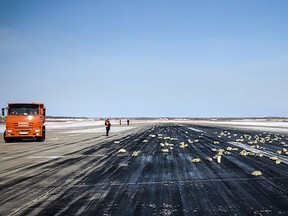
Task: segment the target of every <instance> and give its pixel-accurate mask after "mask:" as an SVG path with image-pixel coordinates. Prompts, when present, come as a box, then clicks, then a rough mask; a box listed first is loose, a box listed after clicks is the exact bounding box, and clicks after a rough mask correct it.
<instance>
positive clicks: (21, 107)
mask: <svg viewBox="0 0 288 216" xmlns="http://www.w3.org/2000/svg"><path fill="white" fill-rule="evenodd" d="M8 114H9V115H38V114H39V106H38V105H34V104H10V105H9V108H8Z"/></svg>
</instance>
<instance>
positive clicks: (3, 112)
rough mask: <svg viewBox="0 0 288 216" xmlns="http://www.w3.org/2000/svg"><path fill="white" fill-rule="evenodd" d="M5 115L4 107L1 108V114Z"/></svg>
mask: <svg viewBox="0 0 288 216" xmlns="http://www.w3.org/2000/svg"><path fill="white" fill-rule="evenodd" d="M4 115H5V108H2V116H4Z"/></svg>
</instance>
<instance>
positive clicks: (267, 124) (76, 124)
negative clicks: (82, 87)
mask: <svg viewBox="0 0 288 216" xmlns="http://www.w3.org/2000/svg"><path fill="white" fill-rule="evenodd" d="M151 122H153V123H156V122H157V121H149V120H147V121H145V120H143V121H141V120H137V121H131V123H132V126H133V127H134V126H135V124H138V123H151ZM159 122H163V121H162V120H159ZM167 122H173V121H167ZM184 122H191V121H179V122H178V123H184ZM192 123H195V124H198V123H199V124H208V125H221V126H230V127H237V128H245V129H252V130H269V131H271V132H278V133H281V132H284V133H288V122H280V121H279V122H276V121H251V120H246V121H245V120H243V121H192ZM111 124H112V127H111V132H113V131H114V132H119V131H123V130H128V129H131V128H132V127H131V126H127V124H126V122H125V121H122V125H121V126H120V125H119V121H118V120H112V121H111ZM45 125H46V128H47V130H48V131H49V130H59V129H68V131H67V132H66V133H75V132H76V131H77V133H95V132H96V133H97V132H99V133H102V132H104V131H105V126H104V121H103V120H102V121H99V120H98V121H95V120H93V121H92V120H82V121H75V120H70V121H65V122H46V124H45ZM84 127H86V128H87V127H92V128H89V129H85V128H84ZM4 130H5V125H0V133H3V132H4Z"/></svg>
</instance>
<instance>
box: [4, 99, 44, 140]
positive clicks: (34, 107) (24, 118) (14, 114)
mask: <svg viewBox="0 0 288 216" xmlns="http://www.w3.org/2000/svg"><path fill="white" fill-rule="evenodd" d="M5 111H6V116H5ZM2 116H5V123H6V130H5V132H4V136H3V137H4V141H5V142H6V143H8V142H13V141H16V140H22V139H25V138H30V139H31V138H33V139H36V140H37V141H39V142H43V141H44V140H45V134H46V129H45V125H44V123H45V120H46V118H45V116H46V108H45V107H44V104H43V103H8V107H5V108H2Z"/></svg>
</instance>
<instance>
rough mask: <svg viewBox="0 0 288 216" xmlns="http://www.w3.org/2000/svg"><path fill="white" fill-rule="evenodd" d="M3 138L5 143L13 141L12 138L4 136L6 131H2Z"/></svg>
mask: <svg viewBox="0 0 288 216" xmlns="http://www.w3.org/2000/svg"><path fill="white" fill-rule="evenodd" d="M3 139H4V141H5V142H6V143H11V142H13V139H12V138H8V137H6V131H4V134H3Z"/></svg>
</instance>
